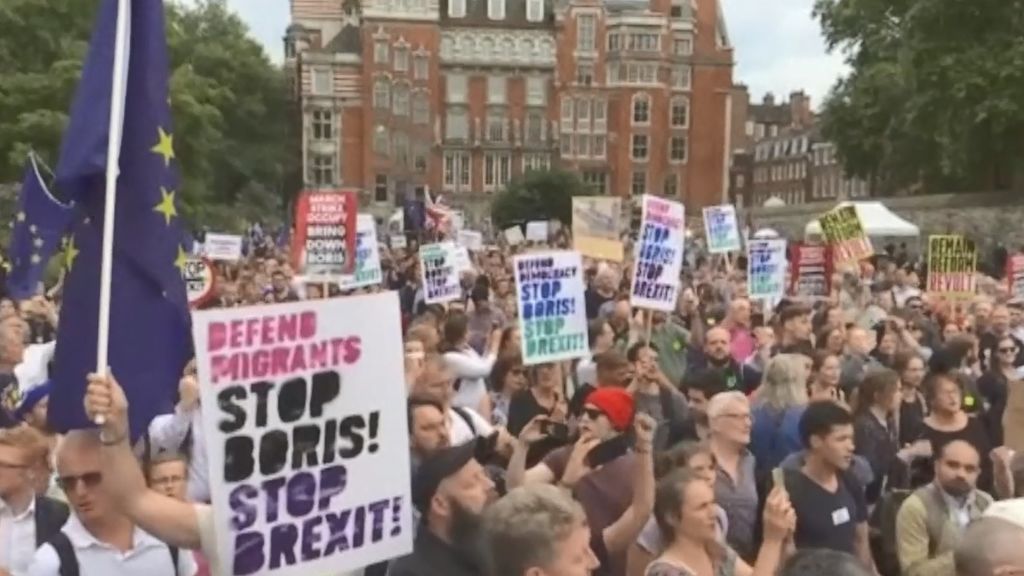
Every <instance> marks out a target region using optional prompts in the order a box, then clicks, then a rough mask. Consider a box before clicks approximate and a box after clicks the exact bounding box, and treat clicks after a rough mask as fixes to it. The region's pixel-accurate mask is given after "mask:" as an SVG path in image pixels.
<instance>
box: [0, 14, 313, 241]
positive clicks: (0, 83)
mask: <svg viewBox="0 0 1024 576" xmlns="http://www.w3.org/2000/svg"><path fill="white" fill-rule="evenodd" d="M98 6H99V0H75V1H73V2H68V1H66V0H3V2H2V3H0V30H3V31H4V32H3V34H0V182H14V181H19V180H20V179H21V171H22V167H23V164H24V160H25V154H26V153H27V152H28V150H30V149H33V150H35V151H36V152H37V153H38V154H40V156H41V157H42V158H43V159H44V161H45V162H47V163H48V164H50V165H51V166H55V165H56V163H57V160H58V158H57V155H58V153H59V149H60V140H61V136H62V133H63V130H64V127H65V126H66V125H67V120H68V118H67V112H68V110H69V107H70V103H71V99H72V97H73V95H74V91H75V87H76V86H77V84H78V79H79V76H80V74H81V68H82V61H83V59H84V57H85V54H86V52H87V50H88V42H89V38H90V35H91V32H92V24H93V20H94V17H95V14H96V9H97V7H98ZM166 6H167V7H166V10H167V43H168V49H169V54H170V58H171V79H170V85H171V105H172V109H173V113H174V121H175V138H174V142H175V147H176V153H177V157H178V159H179V160H180V161H181V174H182V185H181V190H180V191H179V192H180V193H181V196H180V198H181V199H182V207H183V210H184V211H185V213H186V215H187V216H188V217H189V219H190V220H191V222H192V223H193V225H194V226H209V227H210V228H212V229H222V230H237V229H239V228H240V227H241V226H242V225H243V224H244V223H245V222H246V221H247V220H256V219H261V220H264V221H272V220H274V219H275V218H278V217H280V215H282V214H283V213H284V211H283V209H282V207H283V205H284V203H285V202H286V201H287V199H288V196H289V195H288V192H290V190H288V187H287V185H288V183H289V181H290V178H291V177H292V176H293V175H294V173H295V171H296V170H297V166H298V159H297V153H296V147H295V146H294V143H293V139H292V136H291V134H290V130H291V129H292V128H291V125H290V119H291V110H290V103H289V98H288V93H287V82H286V78H285V75H284V71H283V70H282V69H281V68H280V67H278V66H275V65H273V64H272V63H271V62H270V60H269V59H268V57H267V56H266V54H265V53H264V51H263V48H262V47H261V46H260V44H259V43H258V42H256V41H255V40H254V39H252V38H251V37H250V36H249V32H248V29H247V28H246V26H245V24H244V23H243V22H242V21H241V20H240V19H239V18H238V17H237V16H236V15H234V14H233V13H231V12H230V11H229V10H228V9H227V8H226V7H225V5H224V3H223V2H222V1H220V0H204V1H201V2H198V3H196V4H195V5H193V6H184V5H181V4H173V3H168V4H167V5H166Z"/></svg>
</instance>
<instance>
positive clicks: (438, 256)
mask: <svg viewBox="0 0 1024 576" xmlns="http://www.w3.org/2000/svg"><path fill="white" fill-rule="evenodd" d="M459 264H460V263H459V254H458V250H457V247H456V246H455V243H454V242H441V243H439V244H427V245H425V246H421V247H420V268H421V269H422V270H423V299H424V301H425V302H426V303H427V304H443V303H445V302H451V301H452V300H458V299H459V298H460V297H461V296H462V286H461V285H460V284H459Z"/></svg>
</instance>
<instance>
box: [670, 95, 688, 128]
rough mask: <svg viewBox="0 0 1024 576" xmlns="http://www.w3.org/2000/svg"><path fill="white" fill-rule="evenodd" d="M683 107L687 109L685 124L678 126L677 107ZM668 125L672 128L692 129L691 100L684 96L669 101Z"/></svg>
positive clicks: (684, 118)
mask: <svg viewBox="0 0 1024 576" xmlns="http://www.w3.org/2000/svg"><path fill="white" fill-rule="evenodd" d="M678 105H682V106H685V107H686V113H685V114H684V116H683V123H682V124H676V122H675V120H676V106H678ZM668 125H669V126H670V127H671V128H689V127H690V100H689V99H688V98H684V97H682V96H676V97H674V98H672V100H670V101H669V106H668Z"/></svg>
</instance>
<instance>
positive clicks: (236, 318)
mask: <svg viewBox="0 0 1024 576" xmlns="http://www.w3.org/2000/svg"><path fill="white" fill-rule="evenodd" d="M339 318H344V319H345V321H344V322H339V321H338V319H339ZM192 319H193V336H194V338H195V345H196V361H197V366H198V369H199V378H200V382H202V386H201V394H202V403H203V406H204V408H203V441H204V442H205V444H206V452H207V455H208V457H209V471H210V492H211V496H212V502H211V504H212V507H213V515H214V526H215V529H216V534H217V538H216V540H217V545H218V547H219V551H220V556H221V558H223V559H224V566H223V568H224V569H225V571H226V573H227V574H229V575H231V576H248V575H255V574H260V575H261V576H307V575H309V574H340V573H344V572H347V571H350V570H356V569H359V568H361V567H363V566H366V565H369V564H373V563H376V562H380V561H383V560H387V559H390V558H395V557H397V556H402V555H404V554H407V553H409V552H411V551H412V538H413V526H412V503H411V501H410V486H409V484H410V482H409V440H408V438H409V436H408V428H407V423H406V417H405V385H404V384H403V382H404V380H403V377H402V368H401V362H400V361H399V359H401V357H402V340H401V325H400V318H399V304H398V295H397V293H395V292H387V293H381V294H372V295H365V296H353V297H350V298H337V299H331V300H312V301H305V302H296V303H289V304H277V305H272V306H254V307H247V308H224V309H217V310H208V311H203V312H198V313H196V314H194V315H193V316H192Z"/></svg>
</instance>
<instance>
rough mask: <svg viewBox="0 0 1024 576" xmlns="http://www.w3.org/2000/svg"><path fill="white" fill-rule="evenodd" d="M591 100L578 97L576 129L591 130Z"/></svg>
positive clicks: (580, 130)
mask: <svg viewBox="0 0 1024 576" xmlns="http://www.w3.org/2000/svg"><path fill="white" fill-rule="evenodd" d="M590 119H591V101H590V99H589V98H577V99H576V131H577V132H590Z"/></svg>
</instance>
